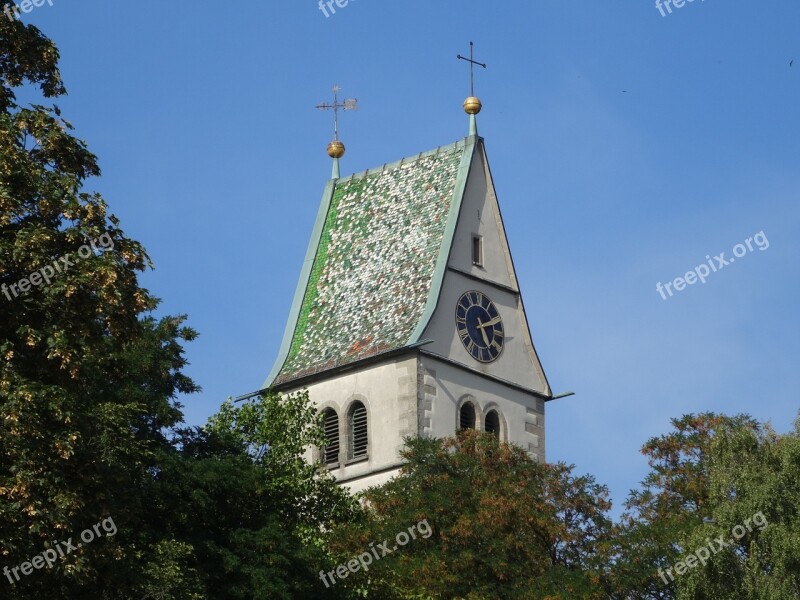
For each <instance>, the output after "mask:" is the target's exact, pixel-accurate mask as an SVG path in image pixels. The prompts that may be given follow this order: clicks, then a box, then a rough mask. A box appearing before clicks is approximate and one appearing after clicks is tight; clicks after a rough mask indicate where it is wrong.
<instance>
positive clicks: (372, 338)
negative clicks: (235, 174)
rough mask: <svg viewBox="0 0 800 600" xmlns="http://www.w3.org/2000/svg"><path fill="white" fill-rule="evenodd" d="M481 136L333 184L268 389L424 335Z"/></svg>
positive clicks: (326, 194)
mask: <svg viewBox="0 0 800 600" xmlns="http://www.w3.org/2000/svg"><path fill="white" fill-rule="evenodd" d="M479 141H480V138H478V137H477V136H475V135H472V136H470V137H468V138H466V139H464V140H461V141H459V142H456V143H455V144H451V145H450V146H444V147H441V148H437V149H436V150H432V151H430V152H426V153H423V154H420V155H418V156H415V157H412V158H406V159H403V160H401V161H399V162H396V163H392V164H388V165H384V166H383V167H382V168H379V169H376V170H371V171H366V172H364V173H359V174H356V175H352V176H350V177H347V178H345V179H333V180H331V181H329V182H328V184H327V186H326V188H325V192H324V194H323V198H322V203H321V205H320V210H319V214H318V216H317V222H316V225H315V227H314V232H313V234H312V237H311V242H310V244H309V248H308V252H307V254H306V260H305V263H304V265H303V270H302V273H301V276H300V281H299V283H298V287H297V291H296V293H295V300H294V304H293V306H292V309H291V313H290V315H289V321H288V323H287V327H286V333H285V335H284V340H283V344H282V346H281V349H280V352H279V355H278V358H277V360H276V362H275V366H274V367H273V369H272V372H271V373H270V375H269V377H268V378H267V381H266V382H265V385H264V387H271V386H275V385H282V384H286V383H288V382H291V381H293V380H296V379H299V378H302V377H304V376H307V375H311V374H314V373H319V372H322V371H327V370H329V369H333V368H336V367H339V366H342V365H345V364H349V363H353V362H356V361H359V360H362V359H365V358H368V357H372V356H376V355H380V354H383V353H387V352H392V351H394V350H399V349H401V348H404V347H407V346H412V345H414V344H416V343H418V342H420V341H421V340H420V339H419V338H420V336H421V335H422V332H423V331H424V329H425V327H426V325H427V323H428V321H429V319H430V317H431V315H432V313H433V310H434V309H435V307H436V303H437V299H438V295H439V290H440V288H441V285H442V280H443V277H444V273H445V269H446V265H447V259H448V255H449V253H450V247H451V245H452V241H453V235H454V233H455V226H456V221H457V219H458V214H459V209H460V207H461V201H462V197H463V195H464V188H465V184H466V179H467V174H468V173H469V169H470V164H471V162H472V157H473V154H474V150H475V147H476V145H477V144H478V142H479Z"/></svg>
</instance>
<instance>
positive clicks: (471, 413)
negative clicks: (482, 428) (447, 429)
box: [458, 402, 475, 429]
mask: <svg viewBox="0 0 800 600" xmlns="http://www.w3.org/2000/svg"><path fill="white" fill-rule="evenodd" d="M458 424H459V427H460V428H461V429H475V407H474V406H473V404H472V402H465V403H464V404H463V406H462V407H461V414H459V419H458Z"/></svg>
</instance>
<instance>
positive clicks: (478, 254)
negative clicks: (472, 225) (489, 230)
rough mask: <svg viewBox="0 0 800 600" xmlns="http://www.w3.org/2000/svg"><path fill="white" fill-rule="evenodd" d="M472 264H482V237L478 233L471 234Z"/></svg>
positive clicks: (477, 265) (478, 265)
mask: <svg viewBox="0 0 800 600" xmlns="http://www.w3.org/2000/svg"><path fill="white" fill-rule="evenodd" d="M472 264H473V265H475V266H476V267H482V266H483V238H482V237H481V236H479V235H473V236H472Z"/></svg>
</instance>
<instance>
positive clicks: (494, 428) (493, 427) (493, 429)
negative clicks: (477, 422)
mask: <svg viewBox="0 0 800 600" xmlns="http://www.w3.org/2000/svg"><path fill="white" fill-rule="evenodd" d="M486 432H487V433H491V434H493V435H494V437H496V438H497V439H498V440H499V439H500V416H499V415H498V414H497V411H495V410H491V411H489V414H487V415H486Z"/></svg>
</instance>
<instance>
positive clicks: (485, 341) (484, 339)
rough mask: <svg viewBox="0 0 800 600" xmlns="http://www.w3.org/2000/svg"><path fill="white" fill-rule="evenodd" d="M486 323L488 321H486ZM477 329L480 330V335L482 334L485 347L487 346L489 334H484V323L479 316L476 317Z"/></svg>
mask: <svg viewBox="0 0 800 600" xmlns="http://www.w3.org/2000/svg"><path fill="white" fill-rule="evenodd" d="M487 324H488V323H487ZM478 329H480V330H481V335H482V336H483V341H484V343H485V344H486V347H487V348H488V347H489V345H490V344H489V336H488V335H486V330H485V329H484V325H482V324H481V318H480V317H478Z"/></svg>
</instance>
